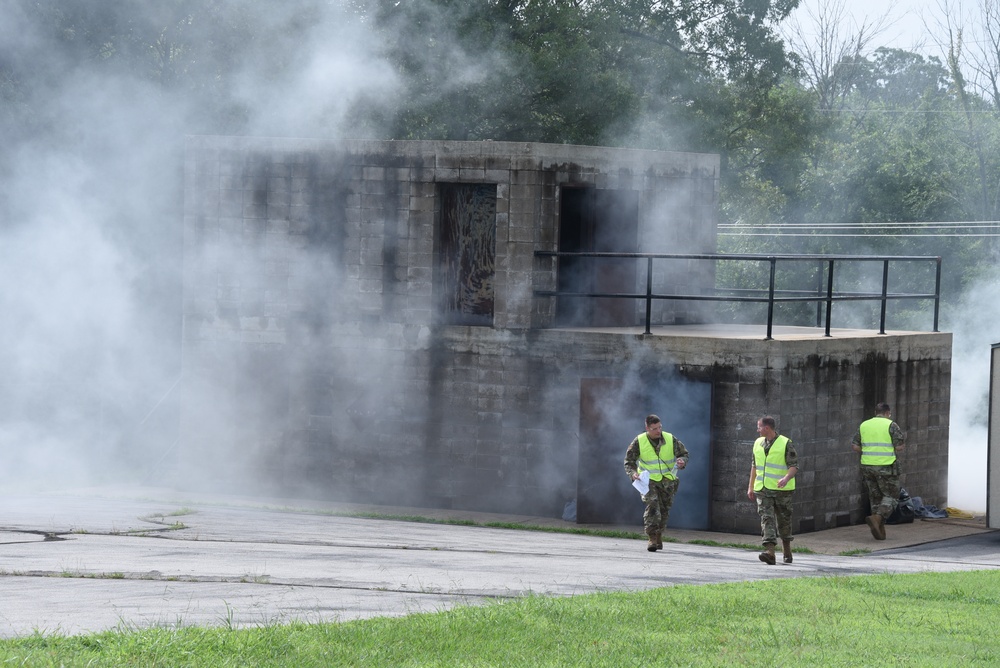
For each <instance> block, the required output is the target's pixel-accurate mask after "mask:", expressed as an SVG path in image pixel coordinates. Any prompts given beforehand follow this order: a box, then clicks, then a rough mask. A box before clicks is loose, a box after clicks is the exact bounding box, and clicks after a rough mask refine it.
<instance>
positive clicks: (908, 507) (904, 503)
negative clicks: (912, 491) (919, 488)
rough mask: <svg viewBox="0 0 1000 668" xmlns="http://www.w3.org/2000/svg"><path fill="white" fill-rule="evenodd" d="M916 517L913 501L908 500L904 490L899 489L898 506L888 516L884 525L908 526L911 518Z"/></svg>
mask: <svg viewBox="0 0 1000 668" xmlns="http://www.w3.org/2000/svg"><path fill="white" fill-rule="evenodd" d="M916 516H917V512H916V510H914V508H913V500H912V499H910V495H909V494H907V492H906V490H905V489H903V488H902V487H900V488H899V504H897V505H896V509H895V510H893V511H892V515H889V519H887V520H886V521H885V523H886V524H908V523H910V522H912V521H913V518H914V517H916Z"/></svg>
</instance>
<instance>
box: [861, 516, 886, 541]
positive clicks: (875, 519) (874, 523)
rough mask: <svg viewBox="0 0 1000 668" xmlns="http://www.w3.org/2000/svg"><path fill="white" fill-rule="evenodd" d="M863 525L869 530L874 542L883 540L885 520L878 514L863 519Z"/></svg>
mask: <svg viewBox="0 0 1000 668" xmlns="http://www.w3.org/2000/svg"><path fill="white" fill-rule="evenodd" d="M865 524H867V525H868V528H869V529H871V532H872V537H873V538H875V540H885V519H883V517H882V516H881V515H879V514H878V513H875V514H874V515H869V516H868V517H866V518H865Z"/></svg>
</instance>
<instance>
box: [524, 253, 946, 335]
mask: <svg viewBox="0 0 1000 668" xmlns="http://www.w3.org/2000/svg"><path fill="white" fill-rule="evenodd" d="M535 257H554V258H620V259H634V260H636V261H644V262H645V265H646V291H645V292H644V293H628V292H594V291H572V290H535V292H534V293H535V295H536V296H542V297H557V298H558V297H585V298H587V297H589V298H611V299H641V300H644V301H645V308H646V317H645V322H646V332H645V333H646V334H650V333H652V332H651V330H650V326H651V324H652V323H651V319H652V310H653V309H652V305H653V302H654V301H656V300H677V301H685V300H686V301H706V302H713V301H714V302H733V303H740V302H751V303H766V304H767V337H766V338H767V339H771V338H772V332H773V326H774V307H775V304H781V303H787V302H814V303H815V304H816V326H817V327H819V326H821V324H822V321H823V320H824V318H823V317H822V316H823V311H824V309H825V316H826V317H825V321H826V332H825V335H826V336H830V327H831V322H832V315H833V304H834V302H842V301H878V302H880V306H881V309H880V318H879V334H885V320H886V305H887V304H888V303H889V302H891V301H897V300H908V299H933V300H934V329H933V331H935V332H937V331H939V329H938V319H939V315H940V302H941V257H940V256H936V257H935V256H925V255H904V256H900V255H895V256H888V255H878V256H876V255H751V254H718V253H706V254H674V253H611V252H559V251H535ZM671 260H682V261H691V260H697V261H707V262H713V263H719V262H766V263H768V264H769V265H770V275H769V280H768V286H767V288H763V287H753V286H751V287H744V288H718V287H715V286H713V287H712V289H711V292H710V293H705V294H658V293H654V292H653V275H654V274H653V263H654V261H657V262H658V261H664V262H669V261H671ZM802 262H812V263H816V264H817V271H816V287H815V288H812V289H804V288H803V289H798V288H791V289H784V288H783V289H778V288H777V287H776V280H775V279H776V276H777V270H778V264H779V263H802ZM854 262H860V263H876V262H880V263H882V287H881V291H880V292H864V291H854V292H851V291H839V292H838V291H835V290H834V268H835V267H836V266H837V264H838V263H840V264H845V263H854ZM890 263H933V264H934V292H890V291H889V266H890ZM824 269H825V272H824V271H823V270H824ZM824 273H825V280H824ZM637 284H638V280H637Z"/></svg>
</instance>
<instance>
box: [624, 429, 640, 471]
mask: <svg viewBox="0 0 1000 668" xmlns="http://www.w3.org/2000/svg"><path fill="white" fill-rule="evenodd" d="M638 459H639V439H638V437H637V438H636V439H635V440H633V441H632V443H630V444H629V446H628V450H626V451H625V473H627V474H628V477H629V478H632V479H635V477H636V476H637V475H639V467H638V466H636V460H638Z"/></svg>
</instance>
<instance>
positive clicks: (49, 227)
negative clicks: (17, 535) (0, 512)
mask: <svg viewBox="0 0 1000 668" xmlns="http://www.w3.org/2000/svg"><path fill="white" fill-rule="evenodd" d="M339 7H340V6H339V5H338V4H337V3H334V4H330V3H323V2H309V1H308V0H306V1H304V2H296V3H260V4H259V6H257V5H253V6H249V5H248V3H240V2H228V1H227V2H218V3H205V4H204V5H201V6H199V7H197V8H190V13H188V14H184V13H183V12H184V11H186V10H184V9H183V5H180V4H174V3H154V5H141V4H136V3H103V2H81V3H73V4H72V5H67V4H66V3H61V2H54V1H51V2H44V1H43V2H29V1H28V0H14V1H13V2H12V3H9V4H8V6H6V7H5V11H4V13H5V19H4V21H3V22H2V23H3V24H2V25H0V45H2V46H0V102H2V106H0V131H2V135H3V136H4V151H3V153H2V155H0V266H2V267H3V274H2V276H3V281H2V283H0V308H2V309H3V313H4V322H5V327H4V328H2V330H0V368H3V369H4V374H5V378H4V383H3V384H2V389H0V405H2V407H0V448H2V449H3V451H4V452H5V453H6V454H5V458H6V464H5V466H4V467H3V472H2V474H0V475H3V476H4V477H5V478H8V479H9V480H8V482H7V484H11V483H13V482H15V481H16V483H17V484H18V485H21V486H24V487H30V486H36V485H41V486H45V487H50V486H60V485H68V484H87V483H91V482H108V481H133V482H134V481H142V480H143V479H144V477H145V476H146V475H147V474H148V473H149V471H150V470H151V469H152V468H153V467H155V465H156V462H157V461H159V460H160V459H161V458H162V457H163V456H164V454H165V453H166V452H167V451H168V450H169V449H170V448H171V447H172V443H173V442H174V438H175V434H174V433H170V430H171V427H169V426H168V425H170V424H172V420H173V421H175V418H176V410H177V407H176V395H175V393H174V392H173V390H174V388H175V387H176V386H177V380H178V377H179V374H180V336H181V319H180V313H181V263H182V227H181V220H182V210H181V204H182V201H183V187H182V183H181V176H182V149H183V142H184V135H185V134H195V133H203V132H209V133H227V132H228V133H234V134H284V135H296V136H317V137H338V136H345V135H346V136H352V137H353V136H359V135H362V134H365V133H368V134H372V133H377V132H378V131H379V130H380V128H378V127H376V125H375V124H374V123H370V124H368V125H366V126H365V127H359V126H358V125H357V124H353V123H352V122H351V121H350V119H349V116H350V113H351V110H352V109H353V108H354V107H355V105H357V104H358V103H359V102H360V101H366V102H367V103H368V104H381V103H383V102H384V103H385V104H387V105H388V104H390V102H391V100H390V94H391V92H392V90H393V89H394V88H395V87H396V86H397V85H398V81H397V79H396V75H395V73H394V72H393V71H392V70H391V68H390V67H389V66H388V65H387V63H386V61H385V60H384V59H382V58H380V57H379V56H378V52H379V51H380V50H381V49H382V48H383V46H384V45H383V43H382V41H381V38H380V37H379V36H378V35H375V34H373V33H372V31H371V30H370V28H369V27H368V26H366V25H365V24H364V23H363V22H362V21H361V20H360V18H359V17H358V16H357V15H348V14H347V13H345V12H344V11H342V10H341V9H340V8H339ZM227 39H228V40H229V41H228V42H227V41H226V40H227ZM173 431H174V432H175V431H176V427H173Z"/></svg>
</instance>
